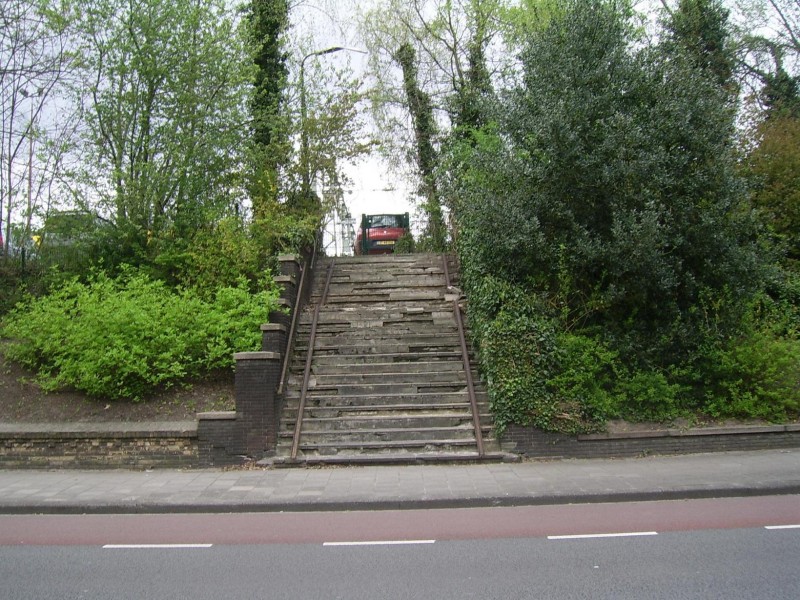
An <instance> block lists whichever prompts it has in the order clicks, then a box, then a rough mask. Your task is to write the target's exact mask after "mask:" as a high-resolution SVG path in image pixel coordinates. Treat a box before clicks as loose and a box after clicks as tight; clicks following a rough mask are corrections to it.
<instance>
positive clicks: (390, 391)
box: [287, 381, 467, 398]
mask: <svg viewBox="0 0 800 600" xmlns="http://www.w3.org/2000/svg"><path fill="white" fill-rule="evenodd" d="M466 389H467V386H466V384H463V383H458V384H456V383H450V382H446V381H441V382H437V381H432V382H412V383H388V384H387V383H374V384H352V385H337V386H316V387H315V388H313V389H312V390H309V393H311V394H312V395H313V394H314V393H315V392H316V393H320V395H326V396H331V395H338V396H344V397H348V396H388V395H400V396H402V395H406V396H407V395H413V394H435V393H447V392H462V393H466ZM294 395H297V396H299V395H300V389H299V387H298V388H296V389H295V388H289V389H288V390H287V398H291V397H293V396H294Z"/></svg>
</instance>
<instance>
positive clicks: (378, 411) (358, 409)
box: [283, 401, 492, 422]
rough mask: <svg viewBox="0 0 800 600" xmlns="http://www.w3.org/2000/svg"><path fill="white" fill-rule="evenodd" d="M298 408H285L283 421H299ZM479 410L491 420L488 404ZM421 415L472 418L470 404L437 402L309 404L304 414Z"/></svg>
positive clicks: (342, 415) (345, 415) (347, 415)
mask: <svg viewBox="0 0 800 600" xmlns="http://www.w3.org/2000/svg"><path fill="white" fill-rule="evenodd" d="M297 407H298V404H297V403H296V402H295V403H294V405H293V406H291V407H289V406H287V407H285V408H284V410H283V419H284V420H287V421H292V422H294V421H296V420H297ZM478 410H479V412H480V415H481V420H483V418H484V417H486V418H488V419H491V418H492V417H491V415H490V414H489V406H488V404H478ZM417 413H418V414H420V415H423V416H424V415H428V414H430V415H464V414H468V415H470V417H471V416H472V410H471V408H470V404H469V402H465V401H461V402H449V403H448V402H437V403H433V404H412V403H397V404H388V403H383V404H329V405H312V404H307V405H306V407H305V411H304V414H305V416H306V417H311V418H319V419H327V418H350V417H353V418H355V417H373V416H374V417H380V416H391V415H397V414H401V415H406V416H412V417H413V416H414V415H415V414H417Z"/></svg>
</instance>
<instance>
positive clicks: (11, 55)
mask: <svg viewBox="0 0 800 600" xmlns="http://www.w3.org/2000/svg"><path fill="white" fill-rule="evenodd" d="M68 9H69V5H68V4H67V3H66V2H56V1H55V0H52V1H38V0H0V23H2V27H0V119H1V122H0V234H3V233H4V234H5V235H0V237H3V238H4V244H3V248H0V251H2V252H3V253H4V254H5V255H8V252H9V244H11V238H12V235H11V233H12V224H13V221H14V217H15V216H17V217H22V220H23V223H24V225H23V227H22V228H21V229H18V233H19V236H21V237H22V238H23V239H28V238H30V234H31V221H32V218H33V216H34V213H35V212H36V210H37V205H39V203H40V202H41V201H42V199H43V198H42V197H43V196H45V195H46V191H47V190H48V189H49V188H50V187H51V186H52V185H53V184H54V182H55V180H56V172H57V170H58V169H57V166H58V164H59V163H60V161H61V160H62V158H63V155H64V149H65V148H64V142H65V135H64V134H65V133H67V132H69V131H70V129H71V125H72V120H71V119H68V118H62V123H61V125H62V127H56V126H55V125H52V124H50V123H47V124H45V125H46V126H45V125H43V124H42V117H43V115H46V114H47V113H48V112H52V106H54V101H55V99H56V96H57V94H58V92H59V90H60V87H61V86H62V85H63V83H64V80H65V78H66V76H67V75H68V74H69V72H70V70H71V68H70V65H71V61H72V55H71V54H70V52H69V51H68V33H69V21H68V19H67V18H65V17H64V16H63V15H62V13H64V12H68ZM48 129H50V131H48ZM35 147H36V148H38V149H39V150H40V152H39V154H41V155H42V160H39V159H38V158H37V156H36V153H35V151H34V148H35ZM17 241H18V242H19V241H21V240H17Z"/></svg>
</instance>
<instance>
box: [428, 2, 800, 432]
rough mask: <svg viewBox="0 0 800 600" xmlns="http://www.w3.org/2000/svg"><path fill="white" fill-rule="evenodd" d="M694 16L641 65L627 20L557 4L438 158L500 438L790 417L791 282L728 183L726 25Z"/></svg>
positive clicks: (679, 17) (799, 373)
mask: <svg viewBox="0 0 800 600" xmlns="http://www.w3.org/2000/svg"><path fill="white" fill-rule="evenodd" d="M695 4H697V6H695ZM701 4H702V5H705V4H708V3H707V2H705V3H704V2H680V3H679V6H678V9H677V10H676V12H675V13H674V14H673V15H672V19H673V21H672V23H673V25H672V27H671V29H670V31H671V32H672V35H671V36H665V37H664V42H663V43H662V45H648V44H646V43H644V40H641V39H639V37H638V36H639V34H640V30H639V29H638V28H637V27H636V25H635V22H634V20H633V16H634V15H633V13H632V12H631V10H630V8H629V7H628V5H627V4H626V3H624V2H615V1H602V0H591V1H565V2H561V3H559V10H558V11H556V12H553V13H552V14H551V15H550V16H549V19H548V20H547V22H546V23H543V24H542V25H541V26H540V27H539V28H538V29H534V30H532V31H531V32H530V33H529V35H528V36H527V44H526V48H525V50H524V52H523V53H522V57H521V58H522V66H523V78H522V80H521V81H520V82H519V83H518V84H517V85H516V86H515V87H514V88H513V89H512V90H510V91H509V93H508V94H506V95H505V96H504V97H502V98H501V99H499V100H497V101H495V102H492V103H491V104H490V107H491V112H490V113H489V114H490V115H491V120H490V122H489V123H488V124H487V125H486V126H483V127H481V128H477V129H472V130H471V131H470V134H469V135H468V136H466V137H465V136H464V135H463V131H462V132H460V139H458V138H456V139H455V141H451V143H450V145H449V148H448V153H447V157H446V162H445V166H444V169H443V170H444V172H445V173H446V175H447V185H448V186H449V188H448V190H447V195H448V197H451V198H455V199H457V200H456V201H455V205H454V209H455V215H456V218H457V225H458V251H459V255H460V259H461V265H462V272H463V282H464V286H465V291H466V293H467V296H468V300H469V313H470V322H471V326H472V330H473V334H474V335H475V341H476V344H477V346H478V347H479V349H480V360H481V366H482V369H483V370H484V372H485V374H486V377H487V379H488V382H489V389H490V398H491V402H492V406H493V410H494V413H495V416H496V422H497V423H498V426H499V427H500V428H501V429H502V428H504V427H505V426H507V425H508V424H510V423H519V424H523V425H536V426H538V427H541V428H543V429H546V430H553V431H563V432H576V431H591V430H595V429H598V428H602V426H603V423H604V422H605V421H606V420H607V419H611V418H627V419H632V420H657V421H662V420H669V419H672V418H675V417H677V416H680V415H687V414H696V413H698V412H700V413H705V414H708V415H712V416H714V417H740V418H748V417H757V418H764V419H770V420H783V419H787V418H790V417H796V416H797V415H798V414H799V413H800V385H798V381H800V342H798V329H797V321H796V306H797V305H796V301H797V298H796V297H793V298H791V299H790V296H791V294H792V292H790V291H788V290H789V289H792V286H793V285H795V284H792V283H788V282H791V281H794V280H795V279H794V278H793V277H791V276H787V275H777V273H778V272H779V271H780V269H778V270H776V266H775V265H774V263H771V262H770V256H771V255H770V254H769V253H765V252H764V251H763V250H764V248H765V245H764V244H766V243H767V242H766V240H765V238H764V237H763V236H762V235H760V233H759V231H760V229H759V221H758V220H757V219H756V218H755V215H754V214H753V213H752V212H751V210H750V206H749V202H748V201H749V197H748V194H747V186H746V185H745V183H746V182H745V181H744V180H743V179H742V178H741V177H740V176H739V173H738V172H737V169H738V164H737V161H738V155H737V145H736V133H737V132H736V129H735V125H734V124H735V114H736V110H735V109H736V105H735V99H734V97H733V95H732V94H731V86H730V84H729V76H730V65H731V64H732V61H730V60H727V59H726V55H725V51H726V48H729V44H728V43H727V41H726V40H725V39H724V36H723V35H722V33H724V32H725V31H727V29H726V25H725V22H724V17H725V13H724V11H718V12H716V13H714V14H715V15H716V17H718V20H717V21H716V22H714V23H713V24H711V23H709V20H708V19H707V18H706V20H701V22H698V23H693V22H692V19H695V18H697V17H698V15H699V14H700V13H698V12H697V9H698V7H699V6H700V5H701ZM712 4H713V3H712ZM700 8H703V7H700ZM705 8H708V7H705ZM716 8H717V9H718V8H719V7H718V6H717V7H716ZM684 9H685V10H686V11H687V12H686V13H685V14H684V13H682V12H681V11H683V10H684ZM702 14H703V15H704V16H705V17H708V16H709V15H708V13H706V12H703V13H702ZM720 20H721V21H720ZM704 28H705V29H704ZM704 31H707V32H710V35H712V36H713V39H711V40H707V41H708V42H709V43H708V44H703V43H700V42H701V41H703V40H702V35H703V32H704ZM721 32H722V33H721ZM698 36H699V37H700V38H701V39H700V41H698ZM757 157H758V154H755V155H754V158H757ZM756 164H757V163H756ZM763 189H764V190H765V192H766V191H767V190H768V189H769V188H768V187H766V186H765V187H764V188H763ZM762 197H764V198H766V197H767V196H766V195H762ZM769 202H770V203H774V202H775V201H774V200H770V201H769ZM789 214H790V212H789ZM789 214H787V213H785V212H783V211H781V215H782V216H783V215H786V217H784V218H787V217H788V216H789ZM776 224H777V223H776ZM782 231H783V232H786V231H787V230H786V229H783V230H782ZM783 235H784V236H785V235H786V233H784V234H783ZM776 277H777V279H776ZM777 280H780V281H781V283H776V281H777ZM778 296H780V299H778Z"/></svg>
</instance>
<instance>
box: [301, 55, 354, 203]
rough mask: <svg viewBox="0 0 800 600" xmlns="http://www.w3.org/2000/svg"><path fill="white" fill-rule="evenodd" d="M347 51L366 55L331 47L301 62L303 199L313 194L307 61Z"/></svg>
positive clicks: (304, 58) (307, 56)
mask: <svg viewBox="0 0 800 600" xmlns="http://www.w3.org/2000/svg"><path fill="white" fill-rule="evenodd" d="M342 50H346V51H348V52H358V53H359V54H366V53H367V52H366V51H364V50H359V49H357V48H347V47H345V46H331V47H330V48H325V49H324V50H317V51H315V52H309V53H308V54H306V55H305V56H304V57H303V60H301V61H300V163H301V166H302V169H303V197H304V198H307V197H308V196H309V195H310V192H311V166H310V164H309V162H310V161H309V156H308V129H307V128H306V117H307V108H306V61H307V60H308V59H309V58H311V57H312V56H323V55H325V54H333V53H334V52H341V51H342Z"/></svg>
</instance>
